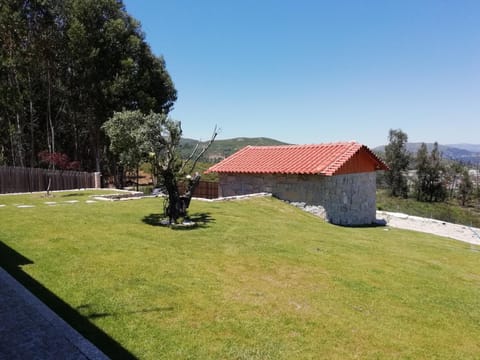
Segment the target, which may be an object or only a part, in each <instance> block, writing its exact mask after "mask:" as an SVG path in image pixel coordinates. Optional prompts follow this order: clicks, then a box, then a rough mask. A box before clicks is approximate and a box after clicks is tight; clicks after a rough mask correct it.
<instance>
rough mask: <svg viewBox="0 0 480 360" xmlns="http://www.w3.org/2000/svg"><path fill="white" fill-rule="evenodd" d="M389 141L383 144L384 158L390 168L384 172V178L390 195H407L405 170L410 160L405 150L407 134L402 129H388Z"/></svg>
mask: <svg viewBox="0 0 480 360" xmlns="http://www.w3.org/2000/svg"><path fill="white" fill-rule="evenodd" d="M388 140H389V143H388V145H387V146H385V160H386V162H387V164H388V166H389V168H390V170H389V171H387V172H386V174H385V180H386V182H387V185H388V187H389V190H390V195H391V196H401V197H405V198H406V197H407V196H408V184H407V179H406V175H405V172H406V171H407V168H408V164H409V161H410V157H409V154H408V152H407V141H408V135H407V134H406V133H404V132H403V131H402V130H400V129H397V130H393V129H390V131H389V134H388Z"/></svg>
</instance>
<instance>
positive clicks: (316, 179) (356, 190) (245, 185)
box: [219, 172, 376, 225]
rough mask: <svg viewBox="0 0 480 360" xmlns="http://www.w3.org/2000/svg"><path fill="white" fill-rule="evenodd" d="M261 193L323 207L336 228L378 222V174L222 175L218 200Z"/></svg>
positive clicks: (325, 215)
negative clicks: (219, 198) (337, 226)
mask: <svg viewBox="0 0 480 360" xmlns="http://www.w3.org/2000/svg"><path fill="white" fill-rule="evenodd" d="M258 192H269V193H272V195H273V196H275V197H277V198H279V199H282V200H286V201H291V202H292V201H293V202H305V203H306V204H308V205H315V206H322V207H323V208H324V209H325V213H324V218H325V219H326V220H327V221H329V222H331V223H334V224H339V225H364V224H372V223H373V222H374V221H375V213H376V173H375V172H368V173H359V174H347V175H337V176H319V175H269V174H265V175H251V174H220V180H219V196H235V195H245V194H252V193H258Z"/></svg>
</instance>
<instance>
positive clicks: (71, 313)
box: [0, 241, 136, 359]
mask: <svg viewBox="0 0 480 360" xmlns="http://www.w3.org/2000/svg"><path fill="white" fill-rule="evenodd" d="M28 264H33V261H31V260H30V259H28V258H26V257H24V256H23V255H21V254H19V253H18V252H16V251H15V250H13V249H12V248H10V247H9V246H8V245H6V244H4V243H3V242H2V241H0V266H1V267H2V268H3V269H5V271H6V272H8V273H9V274H10V275H11V276H13V277H14V278H15V279H16V280H17V281H18V282H19V283H21V284H22V285H23V286H24V287H25V288H26V289H28V291H30V292H31V293H32V294H33V295H35V296H36V297H37V298H38V299H39V300H40V301H42V302H43V303H44V304H45V305H47V306H48V307H49V308H50V309H52V310H53V311H54V312H55V313H56V314H57V315H58V316H60V317H61V318H62V319H63V320H65V321H66V322H67V323H68V324H69V325H70V326H72V327H73V328H74V329H75V330H77V331H78V332H79V333H80V334H82V335H83V336H84V337H85V338H86V339H88V340H89V341H90V342H91V343H93V344H94V345H95V346H97V347H98V348H99V349H100V350H101V351H102V352H103V353H104V354H105V355H107V356H108V357H109V358H112V359H136V357H135V356H133V354H131V353H130V352H129V351H128V350H127V349H125V348H124V347H122V345H120V344H119V343H118V342H117V341H115V340H114V339H112V338H111V337H110V336H108V335H107V334H106V333H104V332H103V331H102V330H100V329H99V328H98V327H96V326H95V325H94V324H93V323H91V322H90V321H89V320H88V318H87V317H84V316H82V315H81V314H80V313H79V312H78V311H77V310H75V309H74V308H72V307H71V306H70V305H69V304H67V303H66V302H64V301H63V300H62V299H60V298H59V297H57V296H56V295H55V294H54V293H52V292H51V291H50V290H49V289H47V288H46V287H44V286H43V285H42V284H41V283H39V282H38V281H37V280H35V279H34V278H32V277H30V275H28V274H27V273H25V272H24V271H23V270H22V268H21V266H22V265H28Z"/></svg>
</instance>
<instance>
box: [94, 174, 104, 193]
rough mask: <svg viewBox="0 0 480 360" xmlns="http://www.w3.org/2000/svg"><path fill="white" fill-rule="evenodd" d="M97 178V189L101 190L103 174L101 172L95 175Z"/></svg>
mask: <svg viewBox="0 0 480 360" xmlns="http://www.w3.org/2000/svg"><path fill="white" fill-rule="evenodd" d="M94 176H95V189H100V188H101V187H102V182H101V177H102V174H101V173H99V172H96V173H94Z"/></svg>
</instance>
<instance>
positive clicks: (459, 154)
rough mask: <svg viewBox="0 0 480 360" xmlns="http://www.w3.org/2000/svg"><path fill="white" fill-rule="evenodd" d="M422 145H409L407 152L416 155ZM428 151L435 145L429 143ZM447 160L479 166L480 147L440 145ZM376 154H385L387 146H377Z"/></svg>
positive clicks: (471, 145) (472, 145)
mask: <svg viewBox="0 0 480 360" xmlns="http://www.w3.org/2000/svg"><path fill="white" fill-rule="evenodd" d="M421 145H422V143H407V150H408V152H410V153H412V154H416V152H417V151H418V149H419V148H420V146H421ZM426 145H427V149H428V151H431V150H432V148H433V143H427V144H426ZM438 148H439V150H440V151H441V153H442V155H443V157H444V158H445V159H450V160H456V161H461V162H464V163H471V164H478V163H480V145H474V144H458V145H440V144H439V145H438ZM373 150H374V151H375V152H379V153H383V152H385V145H382V146H377V147H376V148H374V149H373Z"/></svg>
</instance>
